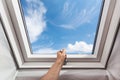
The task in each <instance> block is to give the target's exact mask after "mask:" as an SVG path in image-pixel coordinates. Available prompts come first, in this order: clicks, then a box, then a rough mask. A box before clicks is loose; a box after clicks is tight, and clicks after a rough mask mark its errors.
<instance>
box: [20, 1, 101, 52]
mask: <svg viewBox="0 0 120 80" xmlns="http://www.w3.org/2000/svg"><path fill="white" fill-rule="evenodd" d="M21 5H22V8H23V13H24V17H25V21H26V25H27V30H28V33H29V38H30V42H31V47H32V50H33V53H39V54H47V53H49V54H52V53H56V51H58V50H60V49H62V48H65V49H66V50H67V53H72V54H78V53H79V54H83V53H87V54H91V52H92V48H93V44H94V39H95V34H96V29H97V25H98V20H99V15H100V9H101V5H102V0H21Z"/></svg>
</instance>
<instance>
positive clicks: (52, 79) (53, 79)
mask: <svg viewBox="0 0 120 80" xmlns="http://www.w3.org/2000/svg"><path fill="white" fill-rule="evenodd" d="M65 58H66V51H65V49H63V50H62V51H58V52H57V59H56V61H55V63H54V64H53V65H52V67H51V68H50V69H49V71H48V72H47V73H46V74H45V75H44V76H43V77H42V78H41V79H40V80H58V77H59V73H60V70H61V68H62V66H63V63H64V60H65Z"/></svg>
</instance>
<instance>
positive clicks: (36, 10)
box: [25, 0, 47, 43]
mask: <svg viewBox="0 0 120 80" xmlns="http://www.w3.org/2000/svg"><path fill="white" fill-rule="evenodd" d="M27 3H28V5H27V8H26V9H25V10H26V14H25V20H26V24H27V29H28V33H29V35H30V41H31V43H33V42H35V41H37V39H38V36H40V35H41V33H42V32H43V31H44V29H45V28H46V20H45V14H46V12H47V9H46V8H45V6H44V4H43V3H42V2H41V1H40V0H27Z"/></svg>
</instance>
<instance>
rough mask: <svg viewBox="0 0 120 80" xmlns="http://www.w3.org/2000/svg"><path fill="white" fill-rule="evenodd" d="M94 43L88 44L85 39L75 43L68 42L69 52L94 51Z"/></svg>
mask: <svg viewBox="0 0 120 80" xmlns="http://www.w3.org/2000/svg"><path fill="white" fill-rule="evenodd" d="M92 48H93V45H92V44H87V43H86V42H84V41H79V42H78V41H76V42H75V44H68V47H67V51H68V52H78V53H81V52H83V53H89V52H92Z"/></svg>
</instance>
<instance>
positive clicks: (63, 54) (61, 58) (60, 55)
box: [56, 49, 67, 64]
mask: <svg viewBox="0 0 120 80" xmlns="http://www.w3.org/2000/svg"><path fill="white" fill-rule="evenodd" d="M66 58H67V55H66V50H65V49H62V50H60V51H58V52H57V60H56V61H57V62H58V63H62V64H63V63H64V60H65V59H66Z"/></svg>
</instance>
